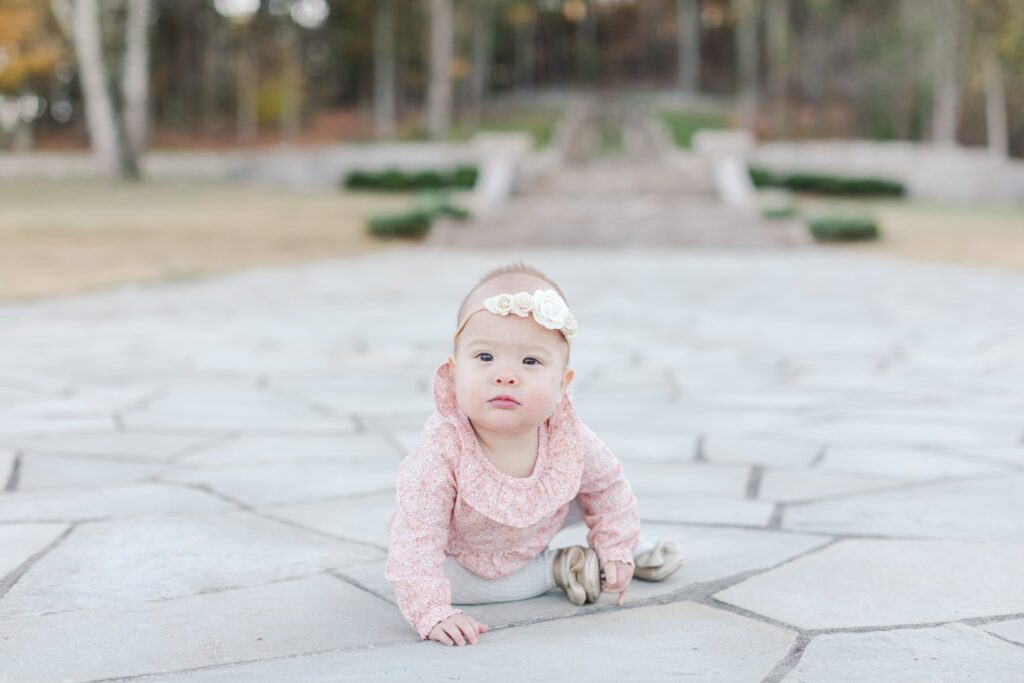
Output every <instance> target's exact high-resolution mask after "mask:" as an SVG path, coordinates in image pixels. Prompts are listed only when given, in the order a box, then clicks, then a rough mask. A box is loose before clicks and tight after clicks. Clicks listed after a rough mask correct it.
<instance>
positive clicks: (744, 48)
mask: <svg viewBox="0 0 1024 683" xmlns="http://www.w3.org/2000/svg"><path fill="white" fill-rule="evenodd" d="M737 9H738V10H739V20H738V22H737V26H736V32H737V35H736V43H737V49H738V53H737V60H736V64H737V74H736V76H737V79H736V80H737V85H738V90H739V114H740V117H739V118H740V121H741V122H742V124H743V125H744V126H746V127H747V128H753V127H754V124H755V123H756V117H757V6H756V4H755V2H754V0H739V2H737Z"/></svg>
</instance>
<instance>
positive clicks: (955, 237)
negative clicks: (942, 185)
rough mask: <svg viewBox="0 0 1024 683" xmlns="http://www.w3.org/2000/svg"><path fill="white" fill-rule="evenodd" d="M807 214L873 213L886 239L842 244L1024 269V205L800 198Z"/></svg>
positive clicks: (799, 205)
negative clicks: (966, 204) (969, 204)
mask: <svg viewBox="0 0 1024 683" xmlns="http://www.w3.org/2000/svg"><path fill="white" fill-rule="evenodd" d="M795 204H796V206H797V208H798V209H799V210H800V212H801V214H803V215H805V216H811V215H817V214H829V213H848V214H851V215H867V216H873V217H874V218H875V219H876V220H877V221H878V227H879V229H880V230H881V233H882V238H881V239H880V240H879V241H877V242H864V243H855V244H848V245H843V246H838V247H835V248H841V249H853V250H856V251H859V252H863V253H876V254H886V255H891V256H898V257H901V258H908V259H913V260H919V261H941V262H945V263H955V264H958V265H964V266H979V267H989V268H1005V269H1010V270H1016V271H1024V206H1022V205H1017V206H980V207H977V206H972V207H968V206H957V205H954V204H951V205H939V204H923V203H916V202H909V201H899V200H834V199H821V198H806V197H798V198H796V200H795Z"/></svg>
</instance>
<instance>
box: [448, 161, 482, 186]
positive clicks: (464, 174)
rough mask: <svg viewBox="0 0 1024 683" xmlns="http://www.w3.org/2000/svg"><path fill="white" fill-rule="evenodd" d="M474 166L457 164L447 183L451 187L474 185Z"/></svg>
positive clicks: (475, 171) (475, 172)
mask: <svg viewBox="0 0 1024 683" xmlns="http://www.w3.org/2000/svg"><path fill="white" fill-rule="evenodd" d="M476 177H477V169H476V166H459V167H457V168H456V169H455V171H454V172H452V174H451V178H450V182H449V185H451V186H452V187H465V188H471V187H473V186H474V185H476Z"/></svg>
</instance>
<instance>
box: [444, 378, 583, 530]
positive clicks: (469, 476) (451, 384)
mask: <svg viewBox="0 0 1024 683" xmlns="http://www.w3.org/2000/svg"><path fill="white" fill-rule="evenodd" d="M434 406H435V408H436V409H437V412H438V414H439V415H440V416H441V417H442V418H443V419H444V420H445V421H446V422H448V423H449V424H451V425H452V426H454V427H455V429H456V432H457V434H458V438H459V447H460V449H461V452H460V453H459V454H458V457H457V458H456V462H457V473H456V477H457V480H458V496H459V497H460V498H462V499H463V500H464V501H465V502H466V503H467V504H468V505H469V506H470V507H472V508H473V509H474V510H476V511H477V512H479V513H481V514H482V515H484V516H486V517H489V518H490V519H493V520H494V521H496V522H498V523H499V524H504V525H506V526H512V527H520V528H522V527H528V526H533V525H534V524H536V523H538V522H540V521H541V520H542V519H544V518H546V517H550V516H551V515H553V514H554V513H555V512H556V511H557V510H558V509H559V508H561V507H562V506H563V505H565V504H566V503H568V502H569V501H571V500H572V499H573V498H575V497H576V494H577V493H578V492H579V488H580V481H581V480H582V477H583V453H582V452H581V448H580V431H581V430H580V421H579V417H578V416H577V415H576V410H575V409H574V408H573V406H572V400H571V398H570V397H569V393H568V392H566V395H565V397H563V398H562V400H561V402H559V404H558V405H557V406H556V407H555V411H554V412H553V413H552V414H551V417H549V418H548V419H547V420H546V421H545V422H544V424H542V425H541V426H540V435H539V437H540V438H539V439H538V449H537V462H536V464H535V465H534V468H533V473H532V474H530V476H529V477H513V476H511V475H508V474H505V473H504V472H502V471H501V470H499V469H498V468H496V467H495V466H494V465H493V464H492V463H491V461H490V460H488V459H487V456H486V455H484V452H483V449H482V448H481V446H480V440H479V439H478V438H477V436H476V432H475V431H473V425H472V424H471V423H470V421H469V418H468V417H466V414H465V413H463V412H462V411H461V410H460V409H459V404H458V400H457V399H456V397H455V377H454V373H453V371H452V369H451V368H450V367H449V366H448V363H442V364H441V366H440V367H438V369H437V371H436V372H435V373H434Z"/></svg>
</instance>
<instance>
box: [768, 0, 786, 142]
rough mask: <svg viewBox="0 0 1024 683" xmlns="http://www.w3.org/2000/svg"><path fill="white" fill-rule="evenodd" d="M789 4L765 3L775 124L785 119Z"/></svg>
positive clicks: (783, 0) (776, 0)
mask: <svg viewBox="0 0 1024 683" xmlns="http://www.w3.org/2000/svg"><path fill="white" fill-rule="evenodd" d="M789 4H790V3H789V0H768V2H767V3H766V5H765V8H766V14H765V20H766V26H765V29H766V30H765V34H766V36H765V37H766V42H767V43H768V44H767V49H768V99H769V101H770V102H771V111H772V118H773V119H774V121H773V122H774V123H775V124H780V123H781V121H782V119H783V115H784V112H785V108H786V95H787V87H788V83H789Z"/></svg>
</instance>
